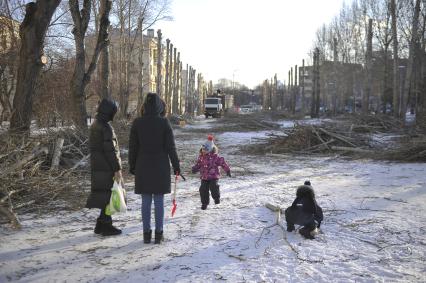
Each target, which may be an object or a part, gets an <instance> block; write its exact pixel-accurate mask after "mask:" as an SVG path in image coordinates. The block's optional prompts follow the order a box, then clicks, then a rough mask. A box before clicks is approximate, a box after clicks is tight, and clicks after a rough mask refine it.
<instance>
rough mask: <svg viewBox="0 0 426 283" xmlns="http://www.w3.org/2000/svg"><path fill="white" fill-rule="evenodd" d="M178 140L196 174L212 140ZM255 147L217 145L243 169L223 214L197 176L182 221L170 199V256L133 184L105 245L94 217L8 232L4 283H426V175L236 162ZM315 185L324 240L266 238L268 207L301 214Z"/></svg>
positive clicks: (70, 216)
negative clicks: (297, 202) (302, 195)
mask: <svg viewBox="0 0 426 283" xmlns="http://www.w3.org/2000/svg"><path fill="white" fill-rule="evenodd" d="M199 125H200V127H209V126H212V125H214V122H212V120H209V122H208V123H205V122H204V121H201V122H200V124H199ZM176 139H177V144H178V147H179V150H180V152H181V153H182V154H184V155H185V156H183V159H184V161H186V163H188V162H189V160H192V159H194V158H195V156H196V154H197V150H198V148H199V146H200V145H201V143H202V142H203V141H204V140H205V134H191V133H190V132H188V130H186V131H180V130H178V131H176ZM247 139H250V136H249V135H247V133H244V135H243V134H241V135H240V134H238V133H219V134H217V140H218V144H219V146H220V153H221V155H223V156H224V157H225V158H226V159H227V161H228V163H229V164H230V166H231V168H232V170H233V178H227V177H224V178H223V179H221V181H220V185H221V194H222V203H221V204H219V205H214V204H213V205H210V206H209V208H208V209H207V210H206V211H201V210H200V209H199V207H200V201H199V195H198V186H199V180H198V177H197V176H196V175H189V174H188V176H187V179H188V180H187V181H186V182H179V183H178V189H179V192H178V208H177V213H176V215H175V217H174V218H170V217H169V215H170V197H169V196H166V201H167V208H166V222H165V223H166V226H165V238H166V239H165V242H164V243H163V244H162V245H153V244H149V245H146V244H143V240H142V229H141V223H140V221H141V216H140V203H141V201H140V198H139V196H136V195H134V194H133V193H132V192H131V187H132V183H130V182H129V183H128V184H127V187H128V190H129V200H130V202H129V203H130V210H129V212H127V213H126V214H125V215H120V216H118V217H115V219H117V221H116V224H117V225H118V226H119V227H121V228H122V229H123V235H121V236H117V237H110V238H102V237H100V236H96V235H94V234H93V231H92V228H93V227H92V226H93V222H94V219H95V218H96V216H97V213H98V212H97V211H90V210H86V209H85V210H83V211H80V212H75V213H56V214H54V215H45V216H44V217H43V218H32V216H27V217H26V219H24V220H23V226H24V228H23V230H22V231H20V232H12V231H9V230H4V229H3V230H0V236H1V242H0V282H8V281H14V282H15V281H19V282H57V281H69V282H118V281H120V282H212V281H228V282H425V281H426V266H425V261H426V240H425V238H424V235H425V232H426V224H425V223H426V205H425V203H426V174H425V171H426V164H395V163H385V162H372V161H368V162H367V161H345V160H342V159H333V158H306V157H300V158H297V159H295V158H290V157H277V156H263V157H258V156H257V157H253V156H241V155H236V154H233V151H234V149H235V146H237V145H239V144H242V143H247V142H249V140H247ZM188 164H189V163H188ZM184 169H186V171H188V170H189V168H184ZM305 179H310V180H311V182H312V184H313V186H314V188H315V191H316V194H317V199H318V202H319V204H320V205H321V206H322V207H323V209H324V212H325V221H324V223H323V225H322V227H321V228H322V233H321V234H319V235H318V236H317V239H316V240H304V239H303V238H302V237H301V236H300V235H299V234H297V233H295V232H293V233H287V232H284V233H283V231H282V229H281V228H280V227H279V226H274V227H272V228H270V229H266V230H265V231H264V233H263V235H262V237H260V235H261V231H262V229H263V228H264V227H266V226H269V225H271V224H273V223H274V222H275V215H274V214H273V213H272V212H271V211H270V210H268V209H267V208H265V206H264V205H265V203H267V202H271V203H274V204H277V205H280V206H281V207H286V206H288V205H290V204H291V202H292V200H293V198H294V195H295V189H296V187H297V186H298V185H300V184H301V183H302V182H303V181H304V180H305ZM128 181H131V180H128ZM284 224H285V223H284Z"/></svg>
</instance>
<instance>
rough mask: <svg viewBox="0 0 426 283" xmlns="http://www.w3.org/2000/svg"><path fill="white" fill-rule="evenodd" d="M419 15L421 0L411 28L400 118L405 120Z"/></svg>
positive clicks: (410, 88) (409, 95) (415, 9)
mask: <svg viewBox="0 0 426 283" xmlns="http://www.w3.org/2000/svg"><path fill="white" fill-rule="evenodd" d="M419 15H420V0H416V4H415V7H414V16H413V22H412V26H411V40H410V43H409V54H408V66H407V73H406V77H405V86H404V95H403V97H402V105H401V113H399V116H400V117H401V118H405V113H406V112H407V108H408V104H409V102H410V100H411V99H410V98H411V95H412V94H411V92H412V87H413V77H414V76H413V73H414V61H415V59H416V58H415V57H416V53H417V50H416V46H417V44H418V29H419Z"/></svg>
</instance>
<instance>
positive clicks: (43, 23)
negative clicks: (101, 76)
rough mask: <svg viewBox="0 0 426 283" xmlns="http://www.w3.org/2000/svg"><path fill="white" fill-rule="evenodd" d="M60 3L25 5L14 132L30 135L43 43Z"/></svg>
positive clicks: (55, 0) (40, 0) (56, 0)
mask: <svg viewBox="0 0 426 283" xmlns="http://www.w3.org/2000/svg"><path fill="white" fill-rule="evenodd" d="M60 2H61V0H38V1H37V2H36V3H34V2H30V3H28V4H27V5H26V11H25V18H24V20H23V22H22V24H21V26H20V28H19V34H20V38H21V48H20V50H19V66H18V75H17V82H16V92H15V97H14V100H13V113H12V118H11V121H10V131H11V132H26V133H29V130H30V126H31V116H32V112H33V94H34V87H35V84H36V80H37V78H38V75H39V73H40V70H41V67H42V66H43V63H42V62H41V57H42V55H43V43H44V38H45V35H46V31H47V28H48V26H49V23H50V20H51V18H52V15H53V13H54V12H55V10H56V8H57V7H58V5H59V3H60Z"/></svg>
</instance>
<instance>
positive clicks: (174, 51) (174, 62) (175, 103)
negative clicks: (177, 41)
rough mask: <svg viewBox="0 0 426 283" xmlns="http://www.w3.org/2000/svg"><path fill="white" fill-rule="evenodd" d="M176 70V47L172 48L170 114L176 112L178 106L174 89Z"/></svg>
mask: <svg viewBox="0 0 426 283" xmlns="http://www.w3.org/2000/svg"><path fill="white" fill-rule="evenodd" d="M176 72H177V49H176V47H175V48H173V82H172V86H173V87H172V90H173V99H172V114H175V113H177V108H178V107H177V106H178V96H177V93H176V92H177V91H176Z"/></svg>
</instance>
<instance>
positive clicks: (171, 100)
mask: <svg viewBox="0 0 426 283" xmlns="http://www.w3.org/2000/svg"><path fill="white" fill-rule="evenodd" d="M173 49H174V48H173V44H172V43H171V44H170V50H169V52H170V54H169V93H168V96H167V101H166V103H167V107H168V110H167V112H168V113H169V114H171V113H172V103H173V69H174V64H173Z"/></svg>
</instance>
